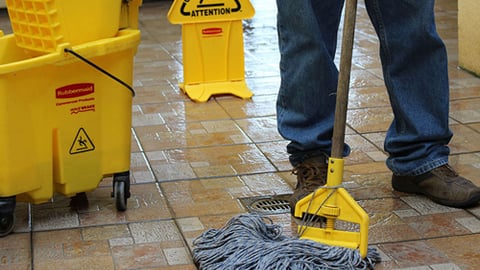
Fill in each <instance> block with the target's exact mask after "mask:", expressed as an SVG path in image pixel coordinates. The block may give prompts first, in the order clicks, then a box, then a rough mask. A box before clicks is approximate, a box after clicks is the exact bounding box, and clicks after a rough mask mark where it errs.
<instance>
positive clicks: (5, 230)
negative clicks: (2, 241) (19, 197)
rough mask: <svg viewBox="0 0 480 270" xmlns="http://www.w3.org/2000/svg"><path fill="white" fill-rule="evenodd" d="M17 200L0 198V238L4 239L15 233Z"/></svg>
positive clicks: (13, 197)
mask: <svg viewBox="0 0 480 270" xmlns="http://www.w3.org/2000/svg"><path fill="white" fill-rule="evenodd" d="M16 203H17V202H16V198H15V196H12V197H3V198H0V237H4V236H6V235H8V234H9V233H11V232H12V231H13V228H14V227H15V206H16Z"/></svg>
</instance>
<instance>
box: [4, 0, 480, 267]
mask: <svg viewBox="0 0 480 270" xmlns="http://www.w3.org/2000/svg"><path fill="white" fill-rule="evenodd" d="M252 3H253V5H254V6H255V8H256V15H255V17H254V18H253V19H250V20H246V21H245V22H244V29H245V32H244V33H245V34H244V40H245V70H246V75H245V76H246V81H247V84H248V85H249V87H250V88H251V90H252V92H253V93H254V96H253V98H252V99H250V100H242V99H240V98H237V97H234V96H231V95H223V96H216V97H213V98H211V99H210V100H209V101H208V102H205V103H194V102H192V101H191V100H190V99H189V98H188V97H187V96H186V95H185V94H184V93H183V92H182V91H181V90H179V88H178V87H177V84H178V83H179V82H181V81H182V80H183V71H182V68H183V67H182V51H181V35H182V33H181V27H180V26H179V25H171V24H170V23H169V22H168V21H167V19H166V14H167V12H168V9H169V7H170V4H171V2H170V1H144V4H143V6H142V7H141V10H140V28H141V30H142V42H141V44H140V46H139V48H138V53H137V55H136V57H135V68H134V87H135V89H136V91H137V96H136V97H135V98H134V100H133V102H134V106H133V108H132V109H133V128H132V135H133V136H132V156H131V160H132V162H131V176H132V177H131V181H132V186H131V192H132V197H131V198H130V199H129V200H128V209H127V211H126V212H117V211H116V210H115V206H114V202H113V200H112V199H111V198H110V189H111V180H110V179H108V178H107V179H105V180H104V181H102V182H101V184H100V186H99V187H98V188H97V189H96V190H94V191H92V192H88V193H87V197H88V202H89V204H88V205H87V206H84V207H74V206H72V205H71V204H70V199H69V198H64V197H61V196H55V197H54V198H53V200H52V202H51V203H46V204H40V205H30V204H27V203H19V204H18V206H17V208H16V220H17V222H16V228H15V230H14V232H13V233H12V234H10V235H8V236H6V237H3V238H0V268H1V269H177V270H179V269H195V266H194V264H193V262H192V259H191V249H190V248H191V243H192V240H193V239H194V238H195V237H197V236H198V235H199V234H200V233H201V232H203V231H205V230H206V229H207V228H218V227H220V226H222V225H223V224H225V222H226V221H228V220H229V219H230V218H231V217H232V216H234V215H237V214H240V213H243V212H246V211H247V209H246V208H245V207H244V206H243V205H242V204H241V203H240V200H239V199H240V198H244V197H252V196H263V195H278V194H287V193H290V192H291V190H292V186H293V185H294V182H295V181H294V176H293V175H291V174H290V169H291V168H290V165H289V163H288V161H287V156H286V154H285V146H286V144H287V142H286V141H285V140H283V139H282V138H281V137H280V136H279V135H278V133H277V130H276V122H275V100H276V92H277V89H278V87H279V74H278V60H279V55H278V49H277V39H276V38H277V36H276V28H275V15H276V14H275V13H276V11H275V1H274V0H253V1H252ZM436 13H437V20H438V29H439V32H440V34H441V36H442V37H443V38H444V40H445V42H446V44H447V47H448V54H449V57H450V59H449V67H450V79H451V83H450V84H451V114H450V116H451V128H452V130H453V131H454V132H455V136H454V138H453V140H452V142H451V144H450V147H451V150H452V156H451V164H452V165H453V166H454V167H455V168H456V169H458V171H459V172H461V173H462V174H463V175H464V176H466V177H469V178H470V179H472V180H473V182H475V183H476V184H477V185H480V174H479V173H478V172H479V170H480V79H479V78H477V77H474V76H472V75H471V74H469V73H467V72H465V71H462V70H460V69H458V68H457V59H458V53H457V43H458V42H457V4H456V1H450V0H439V1H437V4H436ZM0 27H1V29H2V30H3V31H4V32H5V33H10V32H11V30H10V28H9V23H8V17H7V14H6V12H5V10H2V11H0ZM377 51H378V42H377V39H376V36H375V34H374V31H373V28H372V27H371V25H370V23H369V21H368V18H367V16H366V13H365V8H364V7H363V1H362V2H361V3H360V8H359V15H358V28H357V31H356V42H355V51H354V59H353V63H354V66H353V71H352V89H351V93H350V105H349V112H348V130H347V137H346V140H347V141H348V143H349V144H350V145H351V146H352V148H353V152H352V154H351V155H350V156H349V157H348V158H347V159H346V166H345V180H344V182H345V184H346V185H347V187H348V190H349V192H350V193H351V194H352V196H354V197H355V199H356V200H358V201H359V203H360V204H361V206H362V207H364V209H365V210H366V211H367V212H368V214H369V215H370V218H371V225H370V239H369V242H370V244H371V245H374V246H376V247H377V248H378V249H379V251H380V252H381V254H382V257H383V262H381V263H380V264H378V265H377V267H376V269H435V270H440V269H463V270H467V269H470V270H473V269H478V267H479V265H480V245H479V243H480V206H477V207H474V208H470V209H466V210H459V209H452V208H447V207H442V206H439V205H436V204H433V203H432V202H430V201H428V200H426V199H425V198H423V197H420V196H411V195H407V194H401V193H396V192H393V191H392V189H391V187H390V182H389V178H390V173H389V171H388V169H387V168H386V166H385V164H384V161H385V158H386V155H385V153H384V152H383V151H382V143H383V139H384V136H385V130H386V129H387V126H388V124H389V121H390V120H391V119H392V114H391V111H390V107H389V104H388V99H387V96H386V94H385V86H384V85H383V80H382V74H381V68H380V64H379V60H378V56H377ZM272 217H273V218H274V220H275V221H276V222H279V223H280V224H282V225H283V227H284V228H285V234H287V235H292V231H294V228H295V227H294V224H295V223H294V221H292V220H291V218H290V216H289V214H275V215H272Z"/></svg>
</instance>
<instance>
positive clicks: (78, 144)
mask: <svg viewBox="0 0 480 270" xmlns="http://www.w3.org/2000/svg"><path fill="white" fill-rule="evenodd" d="M93 150H95V145H94V144H93V142H92V140H91V139H90V137H88V135H87V132H86V131H85V129H83V128H80V129H79V130H78V132H77V135H76V136H75V140H74V141H73V143H72V146H71V147H70V155H73V154H79V153H83V152H88V151H93Z"/></svg>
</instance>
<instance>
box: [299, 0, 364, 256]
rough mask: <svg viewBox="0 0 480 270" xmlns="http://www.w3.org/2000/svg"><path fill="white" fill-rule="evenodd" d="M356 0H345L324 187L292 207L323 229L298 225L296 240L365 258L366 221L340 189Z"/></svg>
mask: <svg viewBox="0 0 480 270" xmlns="http://www.w3.org/2000/svg"><path fill="white" fill-rule="evenodd" d="M356 12H357V0H347V1H346V6H345V17H344V27H343V36H342V51H341V58H340V72H339V78H338V88H337V100H336V108H335V123H334V127H333V137H332V153H331V157H330V158H329V160H328V173H327V183H326V185H325V186H323V187H321V188H319V189H317V190H316V191H315V192H313V193H311V194H309V195H308V196H306V197H305V198H303V199H301V200H300V201H299V202H298V203H297V204H296V206H295V214H294V215H295V216H296V217H298V218H301V217H303V216H304V215H305V214H310V215H317V216H323V217H325V218H326V224H325V227H324V228H318V227H309V226H307V225H308V224H302V225H299V227H298V231H299V232H300V238H303V239H310V240H314V241H317V242H320V243H323V244H327V245H333V246H341V247H346V248H352V249H358V250H359V252H360V255H361V256H362V257H363V258H365V257H366V256H367V250H368V226H369V217H368V215H367V213H366V212H365V211H364V210H363V209H362V207H361V206H360V205H359V204H358V203H357V202H356V201H355V200H354V199H353V198H352V197H351V196H350V194H349V193H348V192H347V191H346V190H345V188H343V187H342V179H343V170H344V160H343V149H344V145H345V143H344V141H345V127H346V116H347V106H348V90H349V85H350V71H351V65H352V49H353V41H354V34H355V18H356ZM336 220H342V221H346V222H350V223H356V224H358V225H359V227H360V228H359V231H344V230H339V229H336V228H335V222H336Z"/></svg>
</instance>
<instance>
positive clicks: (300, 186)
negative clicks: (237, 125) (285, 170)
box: [290, 155, 328, 216]
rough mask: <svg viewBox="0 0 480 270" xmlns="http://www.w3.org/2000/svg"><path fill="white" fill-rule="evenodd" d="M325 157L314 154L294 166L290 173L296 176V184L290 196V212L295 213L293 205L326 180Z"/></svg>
mask: <svg viewBox="0 0 480 270" xmlns="http://www.w3.org/2000/svg"><path fill="white" fill-rule="evenodd" d="M327 169H328V164H327V158H326V157H325V156H323V155H322V156H316V157H311V158H309V159H306V160H305V161H303V162H302V163H300V164H298V165H297V166H295V168H294V169H293V171H292V173H293V174H295V175H296V176H297V185H296V187H295V190H294V191H293V194H292V196H291V198H290V212H291V213H292V216H293V215H294V214H295V205H296V204H297V202H298V201H300V200H301V199H303V198H304V197H305V196H307V195H308V194H310V193H312V192H313V191H315V190H316V189H317V188H319V187H321V186H323V185H325V184H326V182H327Z"/></svg>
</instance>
